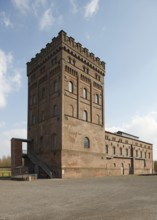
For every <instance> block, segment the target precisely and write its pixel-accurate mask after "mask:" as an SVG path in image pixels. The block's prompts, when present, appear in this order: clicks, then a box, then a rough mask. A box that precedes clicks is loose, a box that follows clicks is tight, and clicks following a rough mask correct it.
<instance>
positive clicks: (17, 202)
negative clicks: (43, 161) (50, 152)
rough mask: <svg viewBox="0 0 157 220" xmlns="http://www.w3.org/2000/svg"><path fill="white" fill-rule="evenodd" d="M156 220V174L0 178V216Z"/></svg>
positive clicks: (54, 219) (55, 219) (1, 218)
mask: <svg viewBox="0 0 157 220" xmlns="http://www.w3.org/2000/svg"><path fill="white" fill-rule="evenodd" d="M14 219H17V220H19V219H20V220H21V219H22V220H26V219H28V220H36V219H37V220H43V219H45V220H50V219H51V220H59V219H60V220H104V219H105V220H117V219H118V220H119V219H120V220H157V176H121V177H102V178H90V179H78V180H61V179H53V180H36V181H31V182H26V181H24V182H20V181H11V180H0V220H14Z"/></svg>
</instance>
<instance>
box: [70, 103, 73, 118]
mask: <svg viewBox="0 0 157 220" xmlns="http://www.w3.org/2000/svg"><path fill="white" fill-rule="evenodd" d="M70 112H71V113H70V115H71V116H73V117H74V107H73V106H72V105H70Z"/></svg>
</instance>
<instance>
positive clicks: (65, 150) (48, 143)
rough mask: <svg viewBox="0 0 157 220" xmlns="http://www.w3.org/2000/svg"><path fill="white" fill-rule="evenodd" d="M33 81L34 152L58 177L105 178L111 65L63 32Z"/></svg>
mask: <svg viewBox="0 0 157 220" xmlns="http://www.w3.org/2000/svg"><path fill="white" fill-rule="evenodd" d="M27 76H28V139H30V140H32V142H30V143H28V153H30V155H32V156H33V157H34V160H40V161H41V163H43V164H45V165H46V166H47V167H49V169H50V170H51V171H52V173H54V174H55V175H56V177H61V178H67V177H79V176H97V175H103V174H104V173H103V168H104V163H103V155H104V140H105V133H104V115H103V114H104V76H105V63H104V62H102V61H100V59H99V58H98V57H95V55H94V54H93V53H90V52H89V51H88V49H86V48H84V47H82V45H81V44H80V43H77V42H75V40H74V39H73V38H72V37H69V36H67V34H66V33H65V32H64V31H60V32H59V34H58V36H57V37H54V38H53V39H52V42H51V43H48V44H47V45H46V48H44V49H42V50H41V51H40V53H38V54H36V56H35V58H32V59H31V61H30V62H28V63H27ZM32 159H33V158H32ZM26 164H27V166H29V168H30V170H31V169H32V170H33V169H37V170H36V171H38V172H39V170H38V166H36V167H35V166H34V167H33V165H32V164H31V163H29V162H28V161H27V160H26ZM34 164H35V163H34Z"/></svg>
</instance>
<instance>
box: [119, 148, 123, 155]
mask: <svg viewBox="0 0 157 220" xmlns="http://www.w3.org/2000/svg"><path fill="white" fill-rule="evenodd" d="M119 151H120V155H122V154H123V150H122V148H121V147H120V149H119Z"/></svg>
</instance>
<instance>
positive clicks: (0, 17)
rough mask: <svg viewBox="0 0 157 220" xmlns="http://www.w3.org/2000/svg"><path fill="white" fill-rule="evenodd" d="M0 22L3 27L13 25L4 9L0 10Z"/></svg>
mask: <svg viewBox="0 0 157 220" xmlns="http://www.w3.org/2000/svg"><path fill="white" fill-rule="evenodd" d="M0 22H1V24H2V25H4V26H5V27H12V26H13V24H12V22H11V21H10V19H9V17H8V16H7V15H6V13H5V12H4V11H2V12H0Z"/></svg>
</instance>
